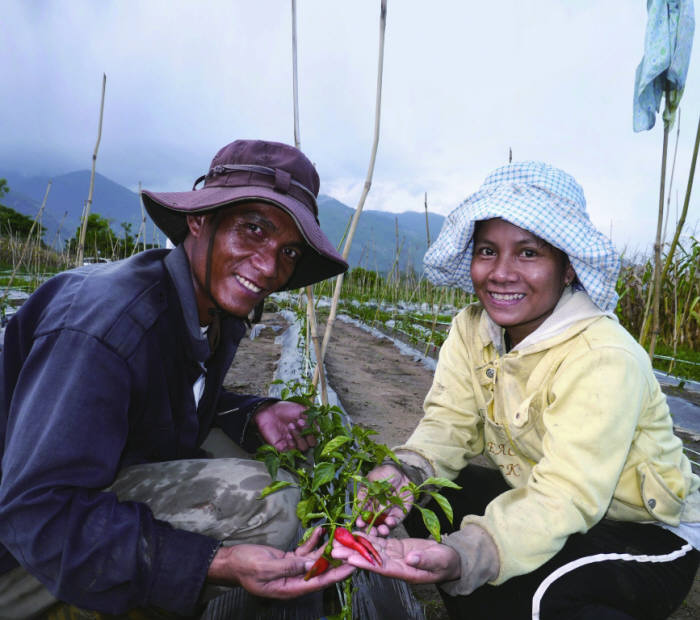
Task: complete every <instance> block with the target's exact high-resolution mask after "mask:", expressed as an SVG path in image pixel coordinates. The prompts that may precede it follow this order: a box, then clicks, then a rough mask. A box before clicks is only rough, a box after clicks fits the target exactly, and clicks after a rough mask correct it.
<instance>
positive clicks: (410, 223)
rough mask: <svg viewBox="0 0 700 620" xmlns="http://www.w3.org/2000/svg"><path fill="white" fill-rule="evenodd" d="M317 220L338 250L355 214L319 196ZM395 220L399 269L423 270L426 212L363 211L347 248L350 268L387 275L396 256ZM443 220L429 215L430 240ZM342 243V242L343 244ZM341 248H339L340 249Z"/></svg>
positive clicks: (442, 217) (437, 216)
mask: <svg viewBox="0 0 700 620" xmlns="http://www.w3.org/2000/svg"><path fill="white" fill-rule="evenodd" d="M318 211H319V219H320V221H321V228H322V229H323V231H324V232H325V233H326V235H328V238H329V239H330V240H331V241H332V242H333V243H334V244H335V245H336V247H338V245H339V243H340V242H341V240H342V239H343V238H344V235H345V231H346V228H347V226H348V223H349V222H350V218H351V217H352V215H353V214H354V212H355V209H351V208H350V207H348V206H347V205H345V204H343V203H342V202H339V201H338V200H336V199H335V198H331V197H330V196H323V195H321V196H319V199H318ZM397 220H398V246H399V254H400V256H399V268H400V269H401V271H405V270H406V266H407V265H409V264H410V265H412V266H413V269H414V270H415V271H418V272H421V271H422V270H423V255H424V254H425V251H426V249H427V247H428V246H427V242H426V231H425V213H421V212H419V211H404V212H403V213H388V212H386V211H370V210H363V211H362V214H361V215H360V221H359V222H358V224H357V231H356V232H355V238H354V239H353V242H352V246H351V248H350V256H349V257H348V261H349V263H350V265H351V266H352V267H357V266H361V267H364V268H365V269H370V270H373V271H381V272H388V271H389V270H390V269H391V267H392V265H393V263H394V260H395V257H396V246H397V238H396V222H397ZM444 220H445V217H444V216H442V215H437V214H434V213H433V214H429V216H428V222H429V227H430V237H431V239H432V240H434V239H435V238H436V237H437V235H438V233H439V232H440V229H441V228H442V223H443V222H444ZM343 243H345V242H344V241H343ZM340 247H341V249H342V246H340Z"/></svg>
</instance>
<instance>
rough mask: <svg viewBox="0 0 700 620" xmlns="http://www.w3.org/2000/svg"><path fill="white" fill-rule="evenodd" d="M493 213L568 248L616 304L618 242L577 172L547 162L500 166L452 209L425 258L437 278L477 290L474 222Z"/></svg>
mask: <svg viewBox="0 0 700 620" xmlns="http://www.w3.org/2000/svg"><path fill="white" fill-rule="evenodd" d="M492 218H501V219H503V220H506V221H508V222H510V223H511V224H515V225H516V226H519V227H520V228H524V229H525V230H527V231H529V232H531V233H533V234H534V235H537V236H538V237H540V238H541V239H544V240H545V241H547V242H548V243H550V244H551V245H553V246H554V247H556V248H559V249H560V250H562V251H563V252H565V253H566V254H567V256H568V257H569V260H570V261H571V265H572V266H573V268H574V270H575V271H576V275H577V276H578V280H579V282H580V283H581V285H582V286H583V288H584V289H585V291H586V292H587V293H588V295H589V297H590V298H591V299H592V300H593V303H595V304H596V305H597V306H598V307H599V308H600V309H601V310H603V311H604V312H612V311H613V310H614V309H615V306H616V305H617V300H618V295H617V293H616V292H615V283H616V282H617V274H618V272H619V270H620V259H619V257H618V255H617V253H616V252H615V249H614V248H613V244H612V242H611V241H610V239H608V238H607V237H606V236H605V235H603V234H602V233H601V232H600V231H598V230H597V229H596V228H595V227H594V226H593V224H592V223H591V220H590V219H589V217H588V214H587V213H586V199H585V198H584V196H583V190H582V189H581V186H580V185H579V184H578V183H577V182H576V181H575V180H574V178H573V177H571V176H570V175H568V174H567V173H566V172H564V171H563V170H559V169H558V168H554V167H553V166H550V165H548V164H544V163H541V162H533V161H527V162H517V163H513V164H509V165H507V166H503V167H502V168H498V169H497V170H495V171H493V172H492V173H491V174H490V175H489V176H488V177H486V180H485V181H484V184H483V185H482V186H481V187H480V188H479V191H477V192H476V193H474V194H472V195H471V196H469V198H467V199H466V200H465V201H464V202H463V203H462V204H461V205H460V206H459V207H457V208H456V209H455V210H454V211H452V213H450V215H449V216H448V217H447V219H446V220H445V223H444V224H443V226H442V230H441V231H440V235H439V237H438V238H437V240H436V241H435V242H434V243H433V244H432V245H431V246H430V248H429V249H428V251H427V252H426V254H425V257H424V259H423V263H424V264H425V271H426V275H427V277H428V279H429V280H430V281H431V282H432V283H433V284H436V285H438V286H458V287H460V288H462V289H464V290H465V291H467V292H469V293H473V292H474V285H473V284H472V279H471V275H470V269H471V263H472V252H473V241H472V237H473V235H474V223H475V222H477V221H480V220H489V219H492Z"/></svg>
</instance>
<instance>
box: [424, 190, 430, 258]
mask: <svg viewBox="0 0 700 620" xmlns="http://www.w3.org/2000/svg"><path fill="white" fill-rule="evenodd" d="M424 200H425V202H424V204H425V240H426V242H427V244H428V247H430V222H429V221H428V192H425V199H424Z"/></svg>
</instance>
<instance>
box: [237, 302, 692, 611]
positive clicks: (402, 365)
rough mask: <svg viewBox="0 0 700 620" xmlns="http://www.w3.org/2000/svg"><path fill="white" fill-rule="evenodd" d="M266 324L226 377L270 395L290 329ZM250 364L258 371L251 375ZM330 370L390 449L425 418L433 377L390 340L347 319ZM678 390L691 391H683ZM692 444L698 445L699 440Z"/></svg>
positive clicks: (433, 604) (342, 394)
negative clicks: (280, 340) (281, 340)
mask: <svg viewBox="0 0 700 620" xmlns="http://www.w3.org/2000/svg"><path fill="white" fill-rule="evenodd" d="M261 324H262V325H264V326H265V327H264V328H263V329H262V330H261V331H260V334H259V336H258V337H257V338H256V339H255V340H250V339H247V338H246V339H244V340H243V341H242V342H241V346H240V348H239V352H238V354H237V355H236V359H235V360H234V363H233V365H232V367H231V370H230V372H229V375H228V376H227V386H228V387H229V388H231V389H235V390H239V391H241V392H248V393H267V389H268V386H269V384H270V382H271V381H272V379H273V374H274V370H275V367H276V363H277V359H278V358H279V355H280V346H279V345H277V344H275V337H276V336H277V335H278V334H280V333H282V330H283V329H285V327H286V322H285V320H284V319H283V318H282V317H281V316H280V315H279V314H278V313H273V312H266V313H265V314H264V315H263V318H262V320H261ZM251 368H255V369H256V370H257V372H254V373H250V372H249V369H251ZM239 369H240V370H239ZM326 370H327V373H328V380H329V384H330V385H331V387H332V388H333V389H334V390H335V392H336V393H337V394H338V397H339V399H340V401H341V402H342V405H343V407H344V409H345V410H346V411H347V412H348V414H349V415H350V417H351V418H352V420H353V421H354V422H355V423H356V424H360V425H363V426H366V427H369V428H372V429H374V430H376V431H377V432H378V437H377V438H376V440H377V441H379V442H382V443H386V444H387V445H389V446H390V447H391V446H394V445H396V444H398V443H400V442H402V441H403V440H404V439H405V438H406V437H407V436H408V434H409V433H410V432H411V430H412V429H413V427H414V426H415V424H416V423H417V421H418V420H419V419H420V417H421V406H422V402H423V398H424V396H425V394H426V392H427V390H428V388H429V386H430V383H431V380H432V371H431V370H429V369H428V368H426V367H425V366H424V365H423V363H422V362H421V361H420V360H416V359H413V358H411V357H409V356H406V355H404V354H402V353H400V352H399V350H398V349H397V348H396V347H395V346H394V345H393V344H392V343H391V342H390V341H389V340H386V339H378V338H377V337H375V336H373V335H372V334H370V333H368V332H366V331H365V330H363V329H360V328H358V327H356V326H354V325H351V324H348V323H345V322H342V321H336V324H335V326H334V330H333V336H332V338H331V341H330V344H329V348H328V354H327V357H326ZM251 376H252V378H251V380H250V381H249V380H248V378H249V377H251ZM675 393H676V395H679V394H680V395H683V394H686V395H687V392H685V393H684V392H683V391H676V392H675ZM690 397H691V398H692V397H693V396H692V395H690ZM692 445H693V446H694V447H695V448H696V449H698V448H699V446H698V444H697V443H696V442H693V443H692ZM414 593H415V595H416V597H417V598H418V599H419V600H420V601H421V602H422V603H423V605H424V608H425V613H426V618H427V619H428V620H443V619H445V618H447V615H446V613H445V610H444V606H443V605H442V601H441V600H440V597H439V595H438V594H437V590H436V589H435V588H434V587H433V586H421V587H417V588H414ZM671 618H672V619H673V620H681V619H683V620H687V619H691V618H700V578H698V577H696V582H695V586H694V588H693V590H692V591H691V593H690V594H689V596H688V599H687V600H686V601H685V603H684V604H683V606H682V607H681V608H680V609H679V610H677V611H676V613H674V614H673V615H672V616H671Z"/></svg>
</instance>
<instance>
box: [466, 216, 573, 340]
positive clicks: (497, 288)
mask: <svg viewBox="0 0 700 620" xmlns="http://www.w3.org/2000/svg"><path fill="white" fill-rule="evenodd" d="M575 275H576V274H575V273H574V269H573V267H572V266H571V264H570V263H569V260H568V258H567V256H566V255H565V254H564V253H563V252H562V251H561V250H558V249H557V248H554V247H552V246H551V245H549V244H548V243H546V242H545V241H543V240H542V239H540V238H539V237H537V236H535V235H533V234H532V233H531V232H528V231H527V230H524V229H522V228H519V227H518V226H515V225H514V224H511V223H510V222H506V221H505V220H501V219H492V220H485V221H482V222H478V223H477V226H476V229H475V232H474V255H473V257H472V266H471V277H472V282H473V284H474V292H475V293H476V296H477V297H478V298H479V301H480V302H481V303H482V305H483V306H484V308H485V309H486V312H488V314H489V316H490V317H491V319H492V320H493V322H494V323H496V324H497V325H500V326H501V327H505V329H506V332H507V333H508V335H509V336H510V339H511V345H512V346H515V345H516V344H518V343H519V342H520V341H522V340H523V339H524V338H525V337H526V336H528V335H529V334H531V333H532V332H533V331H535V329H537V328H538V327H539V326H540V325H541V324H542V323H543V322H544V320H545V319H546V318H547V317H548V316H549V315H550V314H552V311H553V310H554V307H555V306H556V305H557V302H558V301H559V298H560V297H561V294H562V292H563V290H564V287H565V286H566V284H569V283H570V282H571V281H572V280H573V279H574V277H575Z"/></svg>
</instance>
